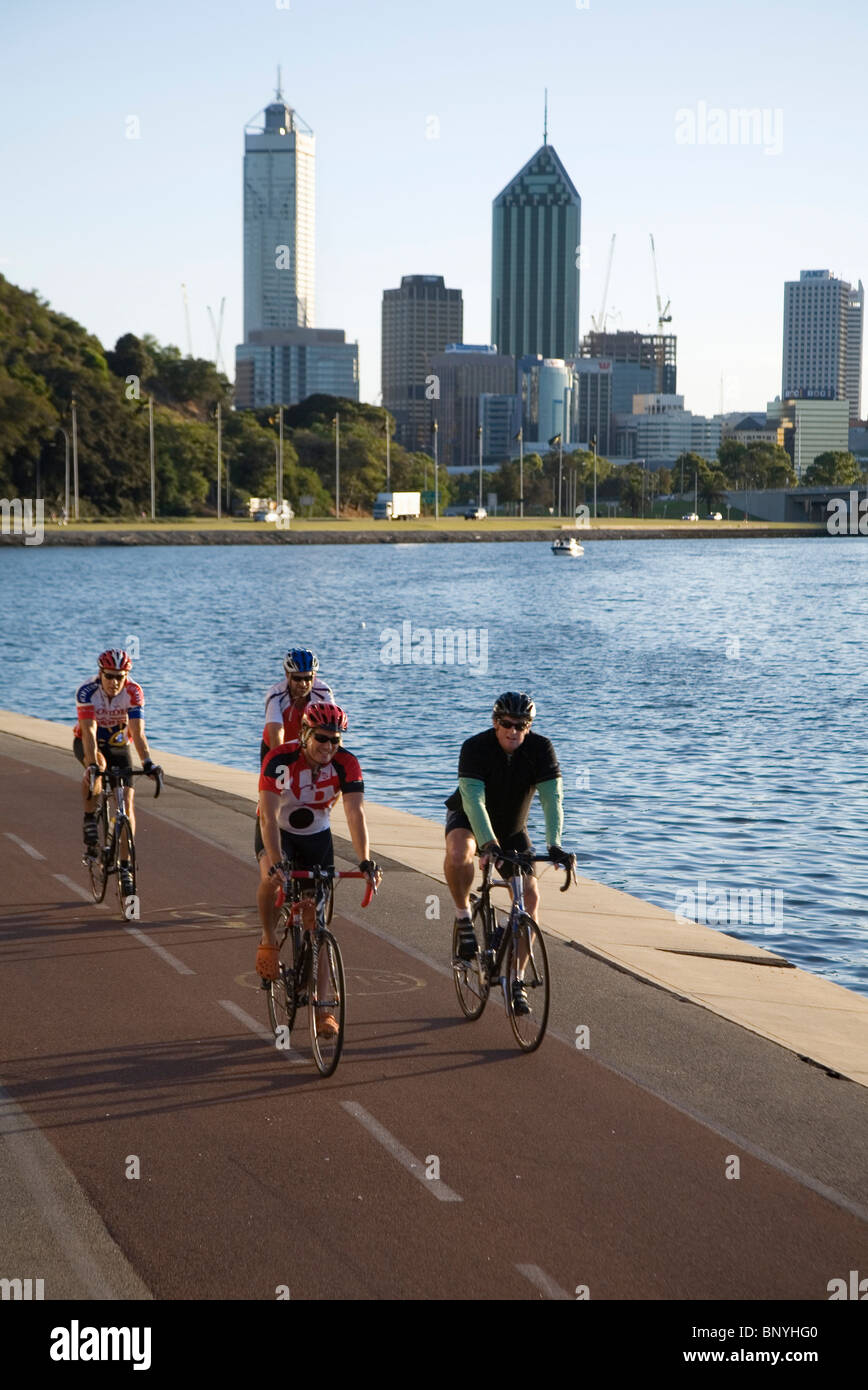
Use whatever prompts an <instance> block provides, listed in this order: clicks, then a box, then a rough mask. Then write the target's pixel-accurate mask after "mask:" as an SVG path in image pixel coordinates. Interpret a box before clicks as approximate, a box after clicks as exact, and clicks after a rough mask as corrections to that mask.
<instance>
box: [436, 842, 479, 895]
mask: <svg viewBox="0 0 868 1390" xmlns="http://www.w3.org/2000/svg"><path fill="white" fill-rule="evenodd" d="M475 852H476V841H475V839H474V838H473V833H472V831H470V830H462V829H460V828H459V829H457V830H450V831H449V834H448V835H447V836H446V859H445V861H444V864H443V872H444V873H445V875H446V883H447V885H448V887H449V892H450V893H451V894H452V901H453V902H454V904H455V906H456V908H458V909H459V910H461V911H467V912H469V910H470V890H471V888H472V887H473V876H474V873H475V866H474V863H473V856H474V854H475Z"/></svg>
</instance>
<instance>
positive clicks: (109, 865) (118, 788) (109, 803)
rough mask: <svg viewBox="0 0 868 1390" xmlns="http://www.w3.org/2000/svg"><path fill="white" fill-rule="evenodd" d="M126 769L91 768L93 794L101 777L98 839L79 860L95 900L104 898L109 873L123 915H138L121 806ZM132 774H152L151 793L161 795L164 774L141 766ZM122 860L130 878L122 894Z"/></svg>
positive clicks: (132, 850) (128, 831)
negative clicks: (114, 880) (115, 887)
mask: <svg viewBox="0 0 868 1390" xmlns="http://www.w3.org/2000/svg"><path fill="white" fill-rule="evenodd" d="M126 772H127V769H125V768H122V767H112V766H109V767H107V768H106V769H105V771H104V772H94V770H93V769H91V770H90V775H89V780H88V790H89V792H90V794H91V795H92V794H93V787H94V782H95V781H96V779H97V777H101V778H102V789H101V791H100V794H99V799H98V801H97V806H96V831H97V841H96V844H95V845H94V846H93V848H92V849H88V850H87V851H86V853H85V855H84V857H83V859H82V861H81V862H82V863H83V864H84V866H85V868H86V869H87V871H88V875H89V877H90V887H91V892H92V893H93V898H94V902H97V903H101V902H102V900H103V898H104V897H105V893H106V887H107V885H108V881H109V877H110V875H111V874H115V875H116V881H117V890H118V902H119V903H120V907H121V912H122V913H123V915H124V918H129V917H131V916H136V917H137V916H138V915H139V914H138V910H137V907H138V905H137V903H133V902H132V901H131V900H132V899H133V898H137V897H138V886H137V879H136V846H135V841H134V840H133V829H132V826H131V825H130V818H129V816H128V815H127V810H126V806H125V805H124V784H123V777H124V774H125V773H126ZM132 775H133V777H153V779H154V782H155V783H156V785H155V787H154V796H155V797H157V796H159V795H160V791H161V789H162V786H163V774H162V772H161V771H159V770H157V771H154V772H153V773H146V772H144V771H143V770H142V769H136V770H134V771H133V773H132ZM124 845H126V849H127V852H126V853H123V846H124ZM121 859H125V860H127V861H128V862H129V877H130V883H131V884H132V887H130V886H129V885H127V888H128V891H127V892H126V893H125V892H124V888H123V885H122V883H121Z"/></svg>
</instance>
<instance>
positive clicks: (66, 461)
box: [54, 425, 69, 521]
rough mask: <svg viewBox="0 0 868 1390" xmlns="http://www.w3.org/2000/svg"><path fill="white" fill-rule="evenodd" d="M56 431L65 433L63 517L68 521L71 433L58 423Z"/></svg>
mask: <svg viewBox="0 0 868 1390" xmlns="http://www.w3.org/2000/svg"><path fill="white" fill-rule="evenodd" d="M54 433H55V434H58V433H60V434H62V435H63V442H64V479H65V482H64V506H63V519H64V521H68V520H69V434H68V433H67V431H66V430H65V429H64V428H63V425H58V426H57V429H56V430H55V431H54Z"/></svg>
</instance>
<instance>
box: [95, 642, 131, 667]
mask: <svg viewBox="0 0 868 1390" xmlns="http://www.w3.org/2000/svg"><path fill="white" fill-rule="evenodd" d="M97 665H98V666H99V669H100V670H101V671H131V670H132V666H133V661H132V657H131V656H130V655H129V654H128V653H127V652H125V651H121V649H120V647H109V648H108V650H107V651H104V652H100V654H99V661H98V662H97Z"/></svg>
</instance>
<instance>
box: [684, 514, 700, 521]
mask: <svg viewBox="0 0 868 1390" xmlns="http://www.w3.org/2000/svg"><path fill="white" fill-rule="evenodd" d="M681 520H682V521H698V520H699V517H698V515H697V513H696V512H689V513H688V515H687V516H683V517H682V518H681Z"/></svg>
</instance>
